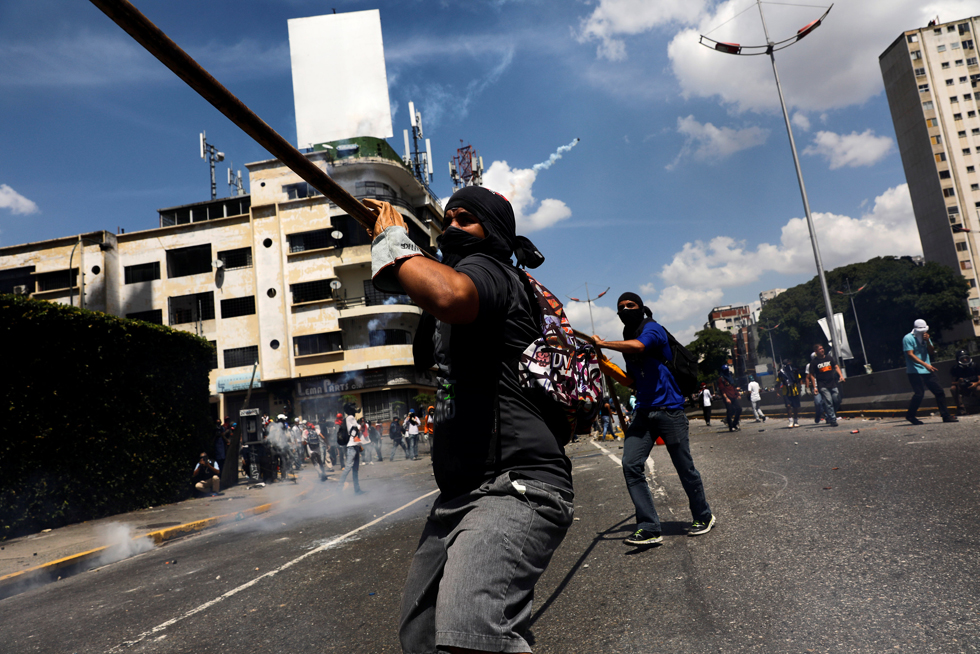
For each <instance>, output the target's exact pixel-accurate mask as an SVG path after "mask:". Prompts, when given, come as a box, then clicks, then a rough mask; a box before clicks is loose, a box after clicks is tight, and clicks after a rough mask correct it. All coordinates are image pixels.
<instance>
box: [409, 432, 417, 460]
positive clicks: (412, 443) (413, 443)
mask: <svg viewBox="0 0 980 654" xmlns="http://www.w3.org/2000/svg"><path fill="white" fill-rule="evenodd" d="M408 453H409V454H410V455H411V458H413V459H417V458H419V435H418V434H412V435H410V436H409V437H408Z"/></svg>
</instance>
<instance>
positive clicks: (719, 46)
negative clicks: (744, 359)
mask: <svg viewBox="0 0 980 654" xmlns="http://www.w3.org/2000/svg"><path fill="white" fill-rule="evenodd" d="M756 5H757V6H758V7H759V17H760V18H761V19H762V30H763V32H764V33H765V35H766V45H746V46H743V45H741V44H739V43H723V42H721V41H715V40H714V39H710V38H708V37H707V36H705V35H701V39H700V43H701V45H703V46H705V47H706V48H712V49H713V50H717V51H718V52H724V53H725V54H730V55H741V56H756V55H769V59H770V61H772V74H773V76H774V77H775V78H776V91H777V93H778V94H779V105H780V106H781V107H782V108H783V119H784V120H785V121H786V133H787V134H788V135H789V147H790V150H791V151H792V152H793V164H794V165H795V166H796V179H797V181H798V182H799V184H800V195H801V196H803V211H804V213H805V214H806V225H807V227H808V228H809V230H810V244H811V245H812V246H813V258H814V260H815V261H816V264H817V275H818V276H819V277H820V289H821V291H822V292H823V302H824V310H825V311H826V312H827V326H828V327H829V328H830V333H831V334H832V335H833V337H834V338H832V339H831V340H833V341H834V342H835V343H840V342H841V340H840V339H839V335H838V334H837V325H836V324H835V323H834V308H833V305H831V303H830V291H829V290H828V288H827V276H826V275H825V274H824V269H823V260H822V259H821V258H820V245H819V244H818V243H817V232H816V230H815V229H814V227H813V216H812V215H811V214H810V200H809V199H808V198H807V195H806V186H805V185H804V184H803V171H802V169H801V168H800V157H799V155H798V154H797V153H796V141H795V140H794V139H793V127H792V125H791V124H790V121H789V112H788V111H787V110H786V100H784V99H783V87H782V85H781V84H780V83H779V71H778V70H777V69H776V56H775V54H774V53H775V52H776V51H777V50H783V49H785V48H788V47H789V46H791V45H793V44H795V43H799V42H800V41H801V40H802V39H803V37H805V36H807V35H809V34H810V33H811V32H812V31H814V30H815V29H817V28H818V27H820V25H821V24H823V21H824V19H825V18H826V17H827V14H829V13H830V10H831V9H833V8H834V5H830V6H829V7H827V10H826V11H825V12H823V14H822V15H821V16H820V18H818V19H817V20H815V21H812V22H810V23H807V24H806V25H804V26H803V27H801V28H800V29H798V30H797V31H796V34H794V35H792V36H790V37H789V38H786V39H783V40H781V41H773V40H772V39H771V38H769V28H768V26H766V15H765V14H764V13H763V12H762V0H756ZM831 357H832V360H833V362H834V364H835V365H839V361H838V358H837V351H836V350H831Z"/></svg>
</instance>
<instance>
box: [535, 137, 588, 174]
mask: <svg viewBox="0 0 980 654" xmlns="http://www.w3.org/2000/svg"><path fill="white" fill-rule="evenodd" d="M579 140H580V139H575V140H574V141H572V142H571V143H569V144H568V145H563V146H561V147H560V148H558V149H557V150H556V151H555V153H554V154H552V155H551V156H550V157H548V160H547V161H542V162H541V163H537V164H534V165H533V166H531V170H533V171H534V172H538V171H539V170H548V169H549V168H551V165H552V164H553V163H555V162H556V161H558V160H559V159H561V157H562V155H563V154H565V153H566V152H568V151H569V150H571V149H572V148H574V147H575V146H576V145H578V142H579Z"/></svg>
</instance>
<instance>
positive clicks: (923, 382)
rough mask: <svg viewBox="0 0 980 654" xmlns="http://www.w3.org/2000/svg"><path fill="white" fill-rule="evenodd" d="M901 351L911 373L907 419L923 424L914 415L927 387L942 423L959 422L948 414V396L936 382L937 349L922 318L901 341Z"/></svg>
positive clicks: (916, 423) (906, 366) (906, 370)
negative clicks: (934, 401)
mask: <svg viewBox="0 0 980 654" xmlns="http://www.w3.org/2000/svg"><path fill="white" fill-rule="evenodd" d="M902 350H903V351H904V352H905V372H906V373H908V376H909V383H910V384H911V385H912V399H911V400H909V408H908V411H906V412H905V419H906V420H908V421H909V422H911V423H912V424H913V425H921V424H922V421H921V420H919V419H918V418H917V417H916V415H915V413H916V411H918V410H919V405H920V404H922V396H923V395H925V392H926V389H927V388H928V389H929V390H930V391H931V392H932V394H933V395H935V396H936V404H937V405H938V406H939V414H940V415H941V416H942V417H943V422H959V420H958V419H957V418H956V416H952V415H950V414H949V410H948V409H947V408H946V393H944V392H943V387H942V386H940V385H939V382H938V381H937V380H936V366H934V365H932V359H931V358H930V357H931V355H933V354H935V353H936V347H935V346H934V345H933V344H932V337H930V336H929V325H927V324H926V321H925V320H922V319H921V318H920V319H919V320H916V321H915V323H913V325H912V331H910V332H909V333H908V334H906V335H905V336H904V337H903V338H902Z"/></svg>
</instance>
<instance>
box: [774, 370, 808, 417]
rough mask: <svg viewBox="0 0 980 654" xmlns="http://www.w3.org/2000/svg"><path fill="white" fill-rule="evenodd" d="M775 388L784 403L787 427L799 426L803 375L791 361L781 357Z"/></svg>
mask: <svg viewBox="0 0 980 654" xmlns="http://www.w3.org/2000/svg"><path fill="white" fill-rule="evenodd" d="M776 377H777V382H776V388H777V390H778V391H779V394H780V396H782V398H783V404H785V405H786V415H788V416H789V427H790V428H793V427H799V426H800V395H802V394H803V377H802V375H800V371H799V370H797V369H796V368H794V367H793V362H792V361H790V360H789V359H783V367H782V368H780V369H779V373H778V374H777V375H776Z"/></svg>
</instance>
